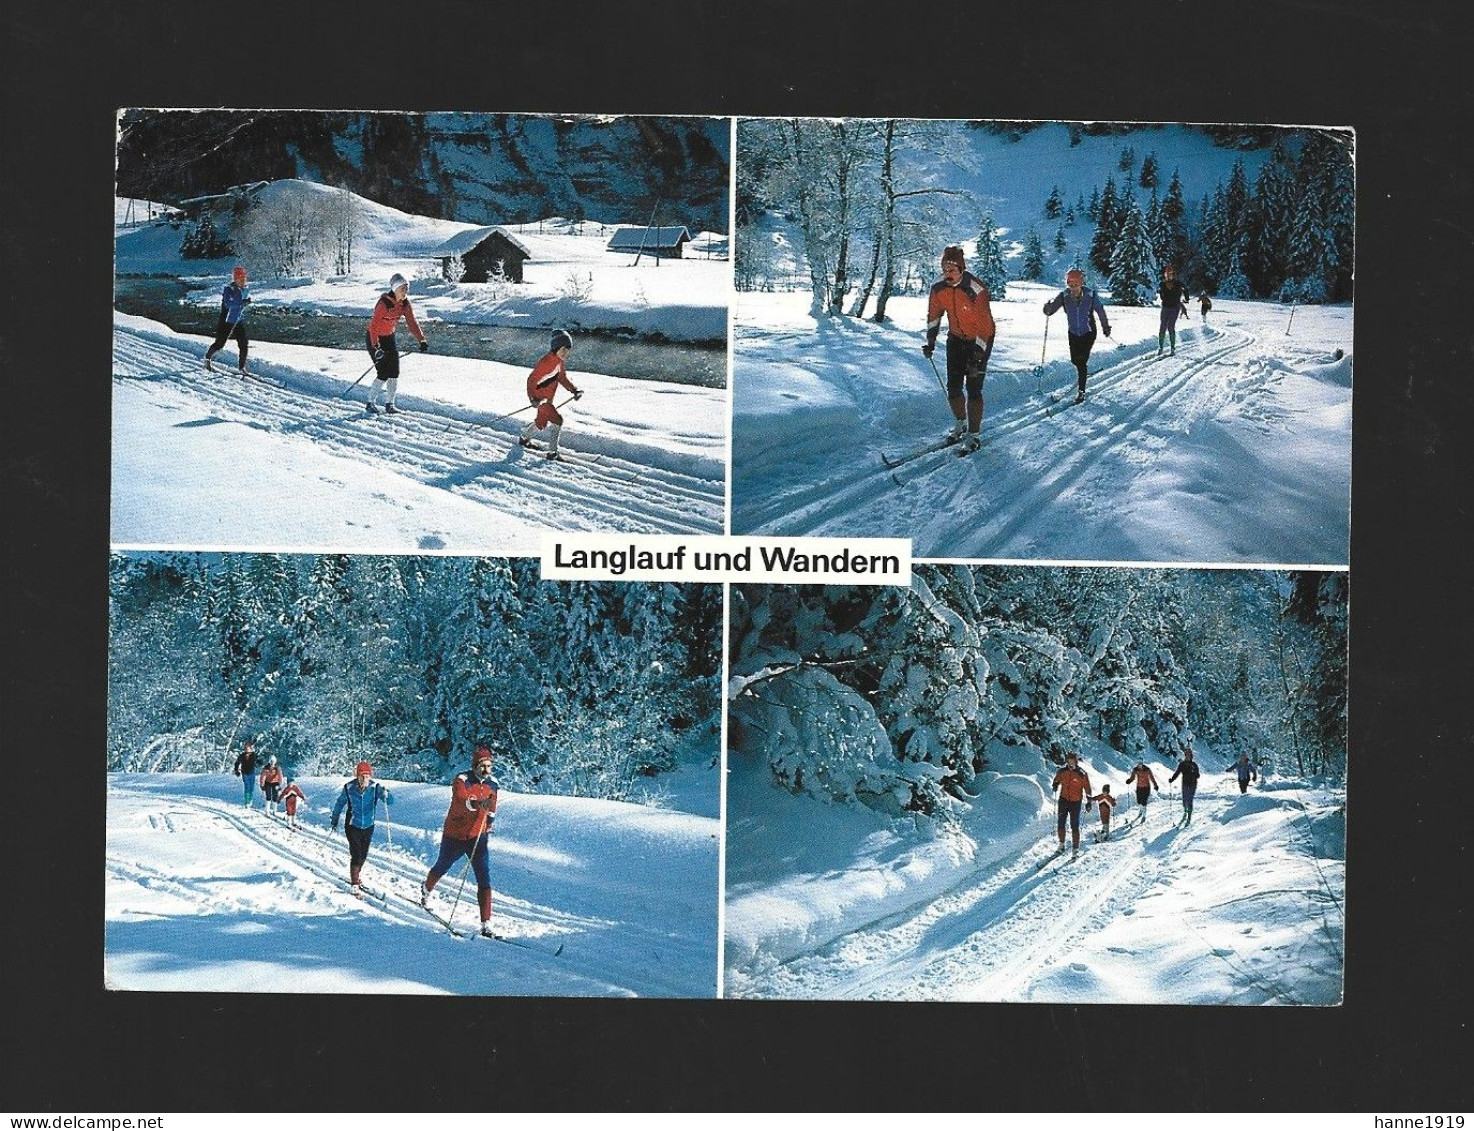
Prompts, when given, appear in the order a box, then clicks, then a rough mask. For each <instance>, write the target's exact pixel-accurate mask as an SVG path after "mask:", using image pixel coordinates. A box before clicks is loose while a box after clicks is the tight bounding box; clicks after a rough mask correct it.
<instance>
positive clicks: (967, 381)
mask: <svg viewBox="0 0 1474 1131" xmlns="http://www.w3.org/2000/svg"><path fill="white" fill-rule="evenodd" d="M966 267H967V262H966V259H965V258H964V257H963V254H962V249H961V248H960V247H949V248H947V249H946V250H945V251H943V252H942V280H941V282H939V283H937V284H936V285H935V286H933V287H932V289H931V298H930V299H929V300H928V302H927V309H926V344H925V345H924V346H922V347H921V352H922V354H923V355H925V356H926V357H928V358H930V357H931V355H932V353H933V351H935V350H936V348H937V335H938V334H939V333H940V332H941V328H942V315H943V314H945V315H946V316H947V404H948V406H949V407H950V408H951V409H952V417H953V419H954V420H955V421H956V424H954V425H953V426H952V431H951V432H950V433H948V437H947V438H948V439H949V440H953V441H956V440H961V441H962V450H963V451H964V452H970V451H976V450H977V447H978V445H979V444H980V443H981V442H982V441H981V439H980V438H979V435H978V433H979V432H981V431H982V427H983V378H984V377H986V376H987V373H988V359H989V358H990V357H992V356H993V339H994V338H995V337H996V336H997V334H998V327H997V325H996V324H995V323H994V321H993V306H992V300H991V296H990V295H989V294H988V286H987V284H986V283H984V282H983V281H982V280H981V279H979V278H978V277H977V276H975V275H970V274H968V272H967V270H966ZM964 388H966V391H967V398H966V400H964V399H963V395H962V394H963V390H964Z"/></svg>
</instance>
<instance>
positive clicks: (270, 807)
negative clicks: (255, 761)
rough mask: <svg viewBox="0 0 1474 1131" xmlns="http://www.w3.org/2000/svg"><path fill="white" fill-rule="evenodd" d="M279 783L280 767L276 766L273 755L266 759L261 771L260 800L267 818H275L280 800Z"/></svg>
mask: <svg viewBox="0 0 1474 1131" xmlns="http://www.w3.org/2000/svg"><path fill="white" fill-rule="evenodd" d="M281 783H282V773H281V767H280V766H278V765H277V764H276V755H275V754H273V755H271V756H270V757H269V758H267V759H266V765H265V767H263V769H262V770H261V798H262V802H263V803H264V805H265V807H266V815H267V816H268V817H275V816H276V806H277V802H279V801H280V800H281Z"/></svg>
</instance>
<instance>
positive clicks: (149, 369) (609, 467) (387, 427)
mask: <svg viewBox="0 0 1474 1131" xmlns="http://www.w3.org/2000/svg"><path fill="white" fill-rule="evenodd" d="M202 352H203V351H202V349H201V350H200V351H199V352H196V351H195V349H194V346H193V344H190V345H188V346H186V345H173V344H170V343H165V342H161V341H158V340H155V338H154V337H152V336H146V335H144V334H140V333H138V332H136V331H134V330H132V329H131V328H129V327H126V326H121V325H120V326H116V327H115V332H114V360H113V379H114V383H115V385H118V386H127V387H131V388H132V389H134V390H136V391H137V392H139V393H141V394H142V395H143V396H144V397H146V398H147V400H148V402H149V403H150V404H152V405H154V406H157V407H161V408H166V409H170V410H174V411H182V412H186V413H193V412H200V413H204V414H205V415H204V418H203V419H202V420H201V421H199V423H205V424H207V423H219V422H229V423H234V424H238V425H242V426H245V427H248V428H253V429H259V430H262V431H263V432H269V433H273V434H275V435H276V436H278V437H281V438H283V439H286V440H291V439H302V440H306V441H309V442H310V443H311V444H312V445H313V446H314V448H315V449H316V451H318V452H320V453H323V454H326V455H329V456H335V457H341V458H343V459H346V460H350V461H353V462H355V463H359V464H362V465H363V466H364V469H365V474H366V475H372V474H373V472H374V471H376V470H377V471H389V472H392V473H394V474H397V475H401V476H405V477H407V478H409V479H411V480H414V481H416V482H418V483H420V484H422V485H424V486H425V487H428V488H433V489H439V490H444V491H446V492H449V493H450V494H452V495H454V496H456V497H457V498H458V499H462V500H466V501H470V502H473V503H476V504H478V505H480V506H484V507H486V508H488V509H489V510H491V511H494V512H498V513H500V514H501V515H504V516H506V518H508V519H511V520H513V521H520V522H524V523H526V524H527V525H528V526H530V527H536V528H550V529H551V528H556V529H561V530H570V531H599V530H618V531H620V532H622V533H669V534H715V533H720V532H721V529H722V521H723V508H724V505H725V489H724V485H723V483H722V482H721V480H720V479H719V478H718V479H710V478H704V477H701V476H698V475H693V474H690V473H688V472H685V471H681V470H678V469H676V468H675V467H662V466H659V465H658V464H656V463H653V462H652V463H642V462H640V461H639V460H637V459H635V458H631V457H630V456H629V455H628V454H617V453H615V452H610V451H606V452H602V453H601V458H600V459H598V460H597V461H593V460H582V461H578V462H570V463H558V462H557V461H552V460H548V459H545V458H543V457H542V456H540V455H537V454H536V453H533V452H530V451H528V450H526V449H523V448H520V447H519V446H518V445H517V442H516V438H517V433H518V431H519V430H520V428H521V426H522V424H523V423H525V420H526V414H525V413H523V414H522V415H521V416H512V417H509V418H507V419H505V420H496V421H489V422H488V423H486V424H484V425H481V426H477V424H478V421H477V420H476V416H478V415H480V414H474V413H467V412H466V410H464V409H459V408H454V409H450V410H449V411H448V413H442V412H439V411H435V406H434V403H433V402H427V401H423V400H420V399H417V398H416V397H415V395H414V392H413V382H412V380H410V379H408V378H406V380H405V381H404V383H402V384H401V387H400V394H401V395H400V399H401V401H402V402H412V404H413V407H410V408H408V409H407V411H405V412H402V413H400V414H398V415H396V416H392V417H386V416H371V415H369V414H368V413H367V412H365V410H364V407H363V400H364V391H363V390H364V387H365V386H366V385H367V382H368V379H365V382H364V384H362V385H360V386H359V387H358V388H357V389H355V390H354V391H353V392H352V393H350V394H349V395H348V396H347V397H337V396H334V395H331V394H327V395H324V394H318V393H315V392H307V391H303V390H302V389H300V388H293V387H292V386H291V385H290V384H283V385H282V386H281V387H279V388H268V387H266V386H265V385H263V384H262V383H261V382H260V381H252V380H249V379H246V380H243V379H242V378H241V377H239V376H238V375H237V374H236V372H235V361H234V357H233V355H231V356H227V355H225V354H222V355H221V357H222V361H221V362H220V363H217V365H216V366H215V371H214V372H213V373H212V372H209V371H207V370H206V369H205V368H204V366H203V364H202V363H201V360H200V357H201V354H202ZM258 364H260V363H259V362H258V361H257V360H256V358H255V357H253V358H252V360H251V367H252V368H254V367H255V366H257V365H258ZM271 368H277V367H276V366H271ZM314 379H316V378H315V375H314ZM447 425H449V427H447ZM115 442H116V441H115ZM565 443H566V446H567V447H568V448H569V449H570V450H571V451H573V452H584V451H588V453H589V454H594V453H593V450H592V446H594V445H597V444H598V443H599V441H598V439H597V438H595V437H590V436H586V435H585V436H582V437H580V436H578V435H577V430H576V429H570V430H569V434H568V435H567V436H566V437H565ZM626 447H627V448H629V447H631V446H630V445H626ZM250 458H251V456H250V453H249V452H243V453H242V463H243V465H246V464H248V463H249V460H250ZM123 541H125V542H126V538H124V539H123Z"/></svg>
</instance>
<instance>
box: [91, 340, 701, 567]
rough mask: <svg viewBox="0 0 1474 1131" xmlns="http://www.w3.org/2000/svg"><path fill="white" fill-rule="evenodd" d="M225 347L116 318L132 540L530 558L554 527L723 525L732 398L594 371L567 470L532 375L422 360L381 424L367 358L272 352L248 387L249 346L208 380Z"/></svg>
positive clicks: (257, 354)
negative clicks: (541, 423)
mask: <svg viewBox="0 0 1474 1131" xmlns="http://www.w3.org/2000/svg"><path fill="white" fill-rule="evenodd" d="M208 344H209V343H208V341H207V340H206V339H204V338H203V337H198V336H189V335H183V334H178V333H175V332H174V331H172V330H170V329H169V328H168V327H166V326H163V325H161V324H159V323H157V322H153V321H150V320H148V319H144V318H139V317H135V316H132V315H126V314H121V313H119V314H117V315H116V316H115V333H114V357H113V448H112V542H113V544H114V545H115V546H118V547H136V546H147V547H152V548H173V547H185V548H233V549H262V548H281V547H284V546H289V547H291V548H293V549H296V550H303V551H306V550H311V549H319V550H338V551H349V552H351V551H359V552H365V553H372V552H378V553H415V552H446V553H458V554H518V553H522V554H526V553H536V552H538V542H539V537H540V533H541V531H543V530H619V531H631V532H634V531H639V532H649V533H701V534H714V533H720V532H721V529H722V523H723V515H724V505H725V472H726V463H725V457H726V429H727V394H726V392H725V390H714V389H704V388H699V387H696V386H691V385H680V384H674V383H669V382H659V381H632V380H625V379H622V378H617V377H607V376H601V375H599V374H595V373H584V372H578V371H577V370H575V381H576V382H577V384H578V386H579V388H580V389H581V390H583V392H584V397H583V399H582V400H581V401H578V402H577V403H574V404H570V405H568V406H567V407H565V408H564V410H563V412H564V415H565V418H566V425H565V427H564V430H563V440H564V446H565V448H566V449H568V450H570V451H571V452H572V453H573V455H574V459H573V461H571V462H568V463H551V462H549V461H548V460H546V459H544V458H543V457H542V456H541V455H540V454H537V453H535V452H532V451H528V450H525V449H523V448H520V447H518V446H517V442H516V436H517V431H518V430H519V429H520V428H521V426H522V425H523V423H525V421H526V420H527V416H528V414H527V411H526V406H527V398H526V392H525V383H526V376H527V375H526V373H525V371H524V370H523V369H522V368H520V367H517V366H510V365H502V364H499V363H496V362H490V361H478V360H472V359H468V358H454V357H443V356H438V355H436V354H434V353H429V354H418V353H413V354H410V355H408V356H406V357H405V359H404V360H403V363H402V376H401V379H400V386H399V388H400V394H399V398H398V400H399V405H400V407H402V408H403V409H405V410H406V411H405V413H403V414H401V415H399V416H397V417H393V418H389V417H383V416H379V417H371V416H368V415H367V414H366V413H365V412H364V408H363V401H364V399H365V397H366V389H367V387H368V385H369V381H368V380H365V381H364V382H362V383H361V384H359V385H358V386H357V387H356V388H353V389H351V390H350V391H349V393H348V395H347V396H340V394H341V393H342V392H343V391H344V390H345V389H348V387H349V386H350V385H351V384H352V382H353V381H354V380H355V378H358V377H360V376H361V375H362V374H363V373H364V369H365V364H366V363H365V357H364V354H363V353H362V351H359V350H341V349H326V348H321V347H314V346H299V345H288V344H282V343H273V342H253V343H252V345H251V351H250V369H251V371H252V372H253V373H254V374H256V378H257V379H242V378H240V377H238V376H236V375H235V364H236V354H235V348H234V343H232V344H231V345H229V346H227V347H226V349H224V350H222V351H221V353H220V354H219V355H218V360H219V364H217V366H216V371H215V372H214V373H208V372H206V371H205V370H204V368H203V367H202V366H201V364H200V358H201V357H203V355H204V351H205V348H206V346H207V345H208ZM518 410H521V411H518ZM509 413H510V414H513V415H504V414H509ZM498 417H500V419H498Z"/></svg>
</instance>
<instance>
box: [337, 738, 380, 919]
mask: <svg viewBox="0 0 1474 1131" xmlns="http://www.w3.org/2000/svg"><path fill="white" fill-rule="evenodd" d="M373 776H374V768H373V766H371V765H369V764H368V763H367V762H360V763H358V765H357V766H356V767H355V768H354V771H353V780H352V781H350V782H346V783H344V785H343V789H342V791H341V792H340V793H339V794H338V800H337V801H336V802H335V803H334V805H333V816H332V821H331V823H332V828H333V832H337V831H338V818H339V817H341V816H343V811H344V810H345V809H346V810H347V811H348V820H347V821H346V822H345V823H344V825H343V831H344V832H345V833H346V834H347V835H348V887H349V890H350V891H352V892H353V894H354V895H356V896H358V898H359V899H362V898H363V887H362V885H361V884H360V883H359V882H358V874H359V872H360V871H361V870H362V868H363V862H364V861H365V860H367V859H368V850H369V843H370V842H371V841H372V840H373V839H374V814H375V813H377V812H378V809H379V802H380V801H382V802H383V803H384V804H385V805H392V804H394V798H393V796H392V795H391V794H390V793H389V791H388V790H387V789H385V788H384V787H383V786H382V785H380V784H379V783H378V782H376V781H374V780H373Z"/></svg>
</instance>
